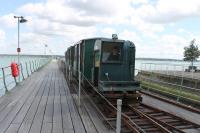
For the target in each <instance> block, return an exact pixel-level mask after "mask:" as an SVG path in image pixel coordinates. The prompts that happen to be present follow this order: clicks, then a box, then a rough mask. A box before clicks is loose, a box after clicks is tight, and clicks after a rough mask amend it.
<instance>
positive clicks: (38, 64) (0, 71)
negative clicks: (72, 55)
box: [0, 58, 51, 96]
mask: <svg viewBox="0 0 200 133" xmlns="http://www.w3.org/2000/svg"><path fill="white" fill-rule="evenodd" d="M50 61H51V59H50V58H42V59H36V60H30V61H25V62H23V63H20V64H19V65H18V68H19V75H18V77H16V78H14V77H13V76H12V72H11V66H6V67H2V68H0V96H2V95H4V94H5V93H6V92H8V91H9V90H10V89H12V88H13V87H15V86H16V85H17V84H18V83H20V82H22V81H23V80H25V79H27V78H28V77H29V76H30V75H31V74H32V73H34V72H36V71H37V70H39V69H40V68H42V67H43V66H45V65H46V64H47V63H49V62H50Z"/></svg>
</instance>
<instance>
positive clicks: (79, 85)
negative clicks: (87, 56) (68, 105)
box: [78, 44, 81, 107]
mask: <svg viewBox="0 0 200 133" xmlns="http://www.w3.org/2000/svg"><path fill="white" fill-rule="evenodd" d="M78 66H79V67H78V69H79V70H78V72H79V78H78V81H79V82H78V103H79V107H80V106H81V44H79V65H78Z"/></svg>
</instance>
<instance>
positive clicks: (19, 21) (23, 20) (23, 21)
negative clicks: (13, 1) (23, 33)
mask: <svg viewBox="0 0 200 133" xmlns="http://www.w3.org/2000/svg"><path fill="white" fill-rule="evenodd" d="M14 18H16V19H17V23H18V47H17V53H18V65H20V59H19V54H20V52H21V49H20V47H19V23H25V22H27V20H26V19H24V17H23V16H14ZM19 81H20V76H19Z"/></svg>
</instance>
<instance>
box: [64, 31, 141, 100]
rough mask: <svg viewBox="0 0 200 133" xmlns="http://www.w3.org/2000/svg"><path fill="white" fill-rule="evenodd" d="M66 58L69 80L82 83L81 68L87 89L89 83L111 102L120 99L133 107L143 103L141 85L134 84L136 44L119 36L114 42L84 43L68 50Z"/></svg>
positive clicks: (90, 40)
mask: <svg viewBox="0 0 200 133" xmlns="http://www.w3.org/2000/svg"><path fill="white" fill-rule="evenodd" d="M79 50H80V51H79ZM79 55H80V56H79ZM65 58H66V69H67V70H66V72H67V75H68V77H69V79H70V80H74V79H75V80H78V79H79V72H78V71H79V67H80V71H81V73H82V74H81V83H82V84H83V85H84V86H87V82H86V80H87V81H89V82H90V83H91V84H93V85H94V86H95V87H96V88H97V89H98V91H99V92H101V93H102V94H103V95H104V96H105V97H106V98H108V99H117V98H121V99H123V102H132V103H135V102H138V101H141V96H140V94H139V93H138V91H139V90H140V87H139V85H140V84H139V82H137V81H135V80H134V74H135V45H134V43H133V42H131V41H125V40H119V39H118V38H117V36H116V35H113V37H112V38H111V39H109V38H90V39H83V40H81V41H79V42H78V43H76V44H75V45H74V46H71V47H69V48H68V49H67V51H66V52H65ZM79 61H80V64H79Z"/></svg>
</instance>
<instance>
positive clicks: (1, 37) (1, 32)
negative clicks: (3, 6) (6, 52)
mask: <svg viewBox="0 0 200 133" xmlns="http://www.w3.org/2000/svg"><path fill="white" fill-rule="evenodd" d="M5 37H6V35H5V32H4V31H3V30H1V29H0V41H2V40H4V39H5Z"/></svg>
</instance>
